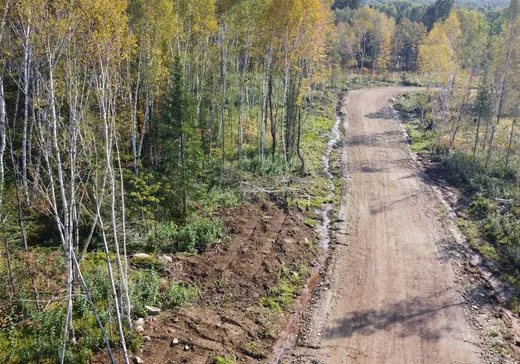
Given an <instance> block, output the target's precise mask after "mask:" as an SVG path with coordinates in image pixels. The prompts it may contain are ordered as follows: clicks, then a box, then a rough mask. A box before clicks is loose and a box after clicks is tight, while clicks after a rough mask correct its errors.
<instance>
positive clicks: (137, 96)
mask: <svg viewBox="0 0 520 364" xmlns="http://www.w3.org/2000/svg"><path fill="white" fill-rule="evenodd" d="M330 7H331V4H330V3H329V2H328V1H325V0H237V1H227V0H218V1H215V0H72V1H71V0H52V1H51V0H2V1H1V4H0V19H1V23H0V222H1V224H2V228H1V229H0V236H2V239H1V240H2V242H3V245H4V248H5V250H4V253H5V254H4V255H5V261H6V265H7V266H9V264H10V263H11V262H12V259H14V255H15V254H22V255H21V256H23V257H29V256H30V252H31V249H32V246H33V245H34V244H39V243H41V241H39V239H42V235H41V231H38V230H35V229H34V226H35V224H36V223H35V221H41V219H47V220H45V221H47V222H48V223H49V224H50V223H52V224H53V226H54V227H52V228H49V227H48V226H47V227H46V228H44V230H46V231H48V230H51V233H50V234H48V235H49V236H50V237H49V240H51V245H52V244H54V245H56V246H58V245H60V246H61V249H62V252H63V255H64V258H65V259H64V267H63V271H64V272H65V277H66V278H65V282H64V285H63V287H65V288H64V292H60V294H61V295H62V296H64V297H66V298H65V301H66V307H67V308H66V319H65V320H64V322H65V324H64V328H63V338H62V341H63V349H62V352H61V362H63V361H64V357H65V349H66V346H67V345H68V344H70V343H73V342H75V338H74V330H73V318H74V317H73V297H74V292H73V291H74V290H75V288H74V287H77V286H78V285H80V286H81V288H82V291H83V294H84V295H86V297H87V301H88V302H90V304H91V308H92V309H93V311H94V314H95V316H96V320H97V323H98V325H99V327H100V328H101V330H103V332H104V328H103V323H102V322H101V321H100V319H99V317H98V315H96V312H95V307H94V305H93V304H92V301H91V299H90V293H89V287H88V284H87V283H86V281H85V279H84V277H83V274H82V270H81V266H82V259H83V257H84V256H85V253H86V252H87V251H88V250H89V248H90V246H91V244H92V241H93V240H95V241H96V242H97V244H98V246H101V247H102V250H103V251H104V252H105V254H106V265H107V271H108V274H109V277H110V282H111V295H112V296H113V300H112V301H111V302H112V303H111V304H112V305H113V312H114V317H115V318H116V322H117V330H118V332H119V338H120V346H121V348H122V351H123V353H124V357H125V362H128V355H127V354H126V352H127V350H126V344H125V330H126V329H125V327H129V325H130V323H131V312H132V311H131V307H130V299H129V288H128V269H129V268H128V262H127V255H128V251H127V239H128V223H127V222H128V220H129V219H135V218H139V216H132V213H131V212H129V209H128V208H127V206H128V205H131V204H132V203H133V202H135V201H132V200H133V199H134V197H135V195H134V194H130V195H129V194H127V193H125V189H127V188H128V181H129V180H136V179H141V182H142V183H143V184H145V185H146V184H152V183H154V182H157V179H158V177H153V174H154V173H155V172H157V173H156V175H157V174H160V175H161V177H160V178H165V179H169V182H170V183H169V184H166V185H167V186H168V188H170V191H168V193H170V194H172V195H175V196H180V197H179V200H180V201H181V204H179V205H178V206H181V207H180V208H179V210H180V212H179V214H180V215H185V214H186V210H187V200H188V198H189V196H188V195H189V187H190V183H191V182H192V181H190V180H189V178H190V176H191V177H192V178H196V177H197V176H195V175H194V173H195V172H196V171H197V170H198V168H200V167H198V166H200V165H204V164H206V166H207V165H208V164H210V163H211V162H212V161H215V160H219V161H222V162H219V163H226V161H229V160H239V159H242V158H246V157H247V158H253V157H254V158H257V159H258V160H259V161H260V163H263V162H264V160H266V159H267V156H269V158H270V159H271V158H273V159H274V158H281V159H282V160H283V163H284V164H285V165H286V166H287V167H288V166H290V165H292V163H293V159H295V157H296V156H300V159H301V155H300V153H299V140H300V132H301V125H302V113H303V112H305V110H306V107H307V106H306V103H308V102H310V97H311V91H312V88H313V87H314V85H315V84H316V83H317V82H319V80H320V78H321V77H323V75H324V66H325V62H324V61H325V57H326V56H327V51H328V43H329V36H330V33H331V22H332V19H331V10H330ZM301 162H303V160H301ZM152 197H153V196H152ZM152 197H147V198H152ZM172 205H175V207H177V204H176V203H175V202H172ZM132 211H133V210H132ZM44 225H45V224H44ZM40 227H41V225H40ZM39 234H40V235H39ZM43 235H45V234H43ZM24 254H25V255H24ZM22 259H25V258H22ZM27 259H28V258H27ZM36 275H37V274H36V272H34V271H33V270H32V268H31V264H29V263H28V264H27V277H30V278H31V282H32V283H30V286H31V289H30V292H31V296H30V297H21V296H22V293H21V291H20V289H19V286H20V284H19V282H18V281H17V277H16V276H15V275H13V274H11V275H10V276H9V279H8V282H7V285H6V289H5V292H3V294H4V293H5V295H6V296H7V297H3V298H7V299H8V300H10V301H13V302H14V301H16V300H17V299H20V298H24V299H28V300H29V299H30V301H31V302H34V303H35V309H37V310H45V309H46V308H45V307H43V302H46V301H47V300H48V299H49V294H48V293H43V292H41V289H40V288H41V287H39V286H38V277H36ZM47 308H48V305H47ZM105 341H106V344H107V347H109V341H108V339H107V336H106V333H105Z"/></svg>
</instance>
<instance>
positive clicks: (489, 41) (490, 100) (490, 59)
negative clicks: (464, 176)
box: [419, 0, 520, 169]
mask: <svg viewBox="0 0 520 364" xmlns="http://www.w3.org/2000/svg"><path fill="white" fill-rule="evenodd" d="M518 14H519V2H518V0H512V1H511V4H510V5H509V7H508V8H507V9H505V10H504V12H503V14H502V16H501V17H500V18H499V19H497V20H496V21H494V22H491V23H490V22H488V21H487V19H486V18H485V17H484V15H483V14H481V13H478V12H476V11H467V10H464V9H457V10H454V11H452V12H451V14H450V16H449V17H448V18H447V19H446V20H445V21H442V22H438V23H436V24H435V25H434V27H433V29H432V30H431V31H430V33H429V34H428V36H427V37H426V38H425V39H424V41H423V42H422V44H421V46H420V51H419V65H420V70H421V72H423V73H424V75H426V77H427V79H428V80H429V82H430V84H431V85H432V86H434V87H433V88H432V95H433V98H432V103H431V113H432V115H433V121H434V125H433V126H434V127H435V128H436V130H438V133H439V137H438V149H439V150H451V149H453V148H455V147H459V146H462V145H461V144H468V143H467V141H468V140H471V143H470V144H471V145H470V147H471V154H472V156H473V158H475V157H479V155H481V154H483V159H484V164H485V167H486V168H487V167H488V165H489V163H490V161H491V159H492V155H493V152H494V151H501V150H503V151H505V154H503V153H498V154H497V157H498V158H499V159H500V162H501V163H502V164H503V167H505V169H507V168H508V167H509V163H510V157H511V153H512V152H513V151H514V145H515V126H516V123H517V119H518V117H519V116H520V114H519V112H520V109H519V108H518V100H519V97H520V89H519V87H518V86H519V85H518V82H517V80H516V77H515V75H517V74H518V72H519V71H520V69H519V68H518V65H519V64H520V62H519V61H520V53H519V50H520V49H519V48H518V36H519V34H520V33H519V32H520V20H519V17H518ZM504 120H508V124H507V140H506V141H505V143H504V140H497V132H498V130H499V129H501V128H502V122H503V121H504ZM469 130H471V131H474V135H473V138H472V139H471V138H468V137H467V136H466V135H461V133H463V134H467V133H468V131H469ZM504 144H505V145H504ZM466 149H469V148H466Z"/></svg>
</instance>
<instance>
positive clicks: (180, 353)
mask: <svg viewBox="0 0 520 364" xmlns="http://www.w3.org/2000/svg"><path fill="white" fill-rule="evenodd" d="M217 215H218V216H219V217H220V218H222V219H223V220H224V222H225V227H226V230H227V232H229V233H230V234H231V236H232V239H231V241H230V242H227V243H226V242H224V243H221V244H215V245H213V246H212V247H211V248H210V249H208V250H207V251H206V252H204V253H203V254H200V255H175V256H173V259H174V260H173V263H172V264H170V265H169V266H168V267H167V268H166V270H165V271H166V272H167V274H169V275H170V276H171V277H170V278H172V279H173V280H174V281H177V282H185V283H189V284H190V285H192V286H195V287H197V289H198V294H199V299H198V302H197V304H196V305H195V306H194V307H193V308H186V309H180V310H173V311H166V312H163V313H161V315H160V316H159V317H157V318H156V319H149V320H148V322H147V326H146V330H145V332H143V333H142V335H143V337H144V336H148V337H150V338H151V341H149V342H145V343H144V344H143V346H142V351H141V352H139V353H136V355H137V356H139V357H140V358H141V359H143V360H144V362H145V363H153V364H161V363H168V364H169V363H173V362H174V363H212V362H213V360H214V357H215V356H216V355H220V356H226V355H229V354H231V355H234V357H236V358H237V361H240V362H258V359H262V356H263V355H262V354H265V355H269V354H270V352H271V350H272V347H273V346H274V344H275V342H276V339H277V337H278V333H279V332H280V331H281V329H282V328H283V327H284V326H285V324H286V322H287V317H283V316H282V317H279V316H276V315H274V314H272V313H270V312H269V310H267V309H265V308H263V307H262V306H261V305H260V298H261V297H263V296H266V295H267V294H268V293H269V290H270V289H271V288H272V287H273V286H274V285H275V284H276V282H277V272H278V271H279V270H280V268H282V267H284V266H285V267H291V268H294V269H296V265H297V264H304V265H307V266H309V265H310V264H311V263H312V261H313V257H314V255H316V251H313V250H311V249H309V245H308V244H307V242H306V239H308V240H309V241H312V240H313V239H314V232H313V231H312V230H311V229H310V228H308V227H307V226H305V225H304V224H303V221H302V218H301V217H299V216H298V215H294V214H288V213H286V212H284V211H283V210H281V209H280V208H278V207H277V206H276V205H275V204H274V203H271V202H265V203H263V204H260V205H243V206H240V207H237V208H232V209H222V210H220V211H218V212H217ZM174 339H176V341H175V342H176V343H173V341H174ZM177 341H178V342H177ZM251 343H253V344H251ZM105 360H106V359H105V358H103V359H101V361H98V362H105Z"/></svg>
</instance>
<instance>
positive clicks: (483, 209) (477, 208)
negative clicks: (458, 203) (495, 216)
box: [469, 195, 496, 220]
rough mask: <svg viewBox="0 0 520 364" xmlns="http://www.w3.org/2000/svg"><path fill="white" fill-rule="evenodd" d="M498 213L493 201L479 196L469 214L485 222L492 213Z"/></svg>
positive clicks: (471, 205) (470, 207)
mask: <svg viewBox="0 0 520 364" xmlns="http://www.w3.org/2000/svg"><path fill="white" fill-rule="evenodd" d="M494 211H496V206H495V204H494V203H493V201H492V200H490V199H487V198H485V197H483V196H482V195H478V196H477V197H476V198H475V200H473V202H472V203H471V204H470V206H469V213H470V214H471V216H472V217H473V218H474V219H477V220H483V219H485V218H486V217H487V216H488V215H489V214H490V213H492V212H494Z"/></svg>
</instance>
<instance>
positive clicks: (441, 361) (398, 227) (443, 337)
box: [282, 88, 483, 364]
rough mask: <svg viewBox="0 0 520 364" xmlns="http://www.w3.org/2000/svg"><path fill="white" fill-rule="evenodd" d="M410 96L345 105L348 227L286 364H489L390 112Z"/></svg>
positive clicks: (435, 215) (433, 208)
mask: <svg viewBox="0 0 520 364" xmlns="http://www.w3.org/2000/svg"><path fill="white" fill-rule="evenodd" d="M412 90H413V89H410V88H380V89H371V90H361V91H355V92H352V93H349V94H348V95H347V97H346V98H345V100H344V101H343V105H342V107H343V110H342V111H343V113H344V114H346V120H345V128H346V135H347V140H346V147H344V151H343V157H342V158H343V161H344V164H345V163H346V164H347V165H348V175H349V177H350V180H349V183H348V187H347V188H346V190H348V194H347V193H344V196H343V201H342V211H341V213H342V214H343V215H344V216H343V217H342V220H343V219H344V220H346V221H347V222H346V225H345V226H343V227H342V226H340V228H342V229H343V228H344V230H341V231H340V233H339V234H338V236H337V239H338V241H339V242H338V245H337V247H336V251H335V253H334V254H335V259H334V262H333V263H332V265H331V268H330V276H329V278H328V279H329V280H330V281H331V287H330V290H329V291H328V292H326V293H325V296H324V297H323V299H322V305H321V306H322V307H320V308H318V309H316V310H315V311H314V313H313V319H312V320H311V324H310V328H309V329H308V330H307V337H306V339H305V340H303V342H300V346H298V347H296V348H294V349H293V350H292V351H291V352H290V353H288V354H287V355H286V356H285V358H284V359H283V360H282V362H283V363H290V362H293V363H295V362H298V363H316V362H319V363H378V364H403V363H413V364H417V363H435V364H450V363H472V364H473V363H481V362H483V359H482V352H481V350H480V348H479V346H478V342H479V339H478V335H477V333H476V332H475V331H474V330H473V328H472V326H471V324H470V323H469V321H468V320H467V318H466V316H465V315H466V314H465V310H466V303H465V302H464V299H463V298H462V297H461V295H460V294H459V293H458V292H457V291H456V289H455V283H454V273H453V270H452V267H451V264H450V262H449V258H448V257H447V254H443V251H444V248H443V247H445V246H446V245H445V244H451V243H450V241H453V239H451V237H450V235H449V234H448V232H446V231H444V229H443V228H442V226H441V224H440V223H439V221H438V220H439V207H438V206H439V205H438V201H437V200H436V197H435V196H434V194H433V193H432V192H431V189H430V188H429V187H428V185H427V184H426V183H425V182H424V181H423V180H422V179H421V177H420V176H419V175H418V172H417V171H416V170H415V169H414V168H413V167H412V164H411V161H410V154H409V150H408V147H407V146H406V144H405V140H404V138H403V135H402V131H401V129H400V127H399V125H398V124H397V122H396V121H395V120H393V119H394V118H395V115H394V113H393V112H392V110H391V109H390V99H391V98H392V97H395V96H397V95H398V94H399V93H404V92H407V91H412ZM340 217H341V216H340ZM453 244H454V243H453Z"/></svg>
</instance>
